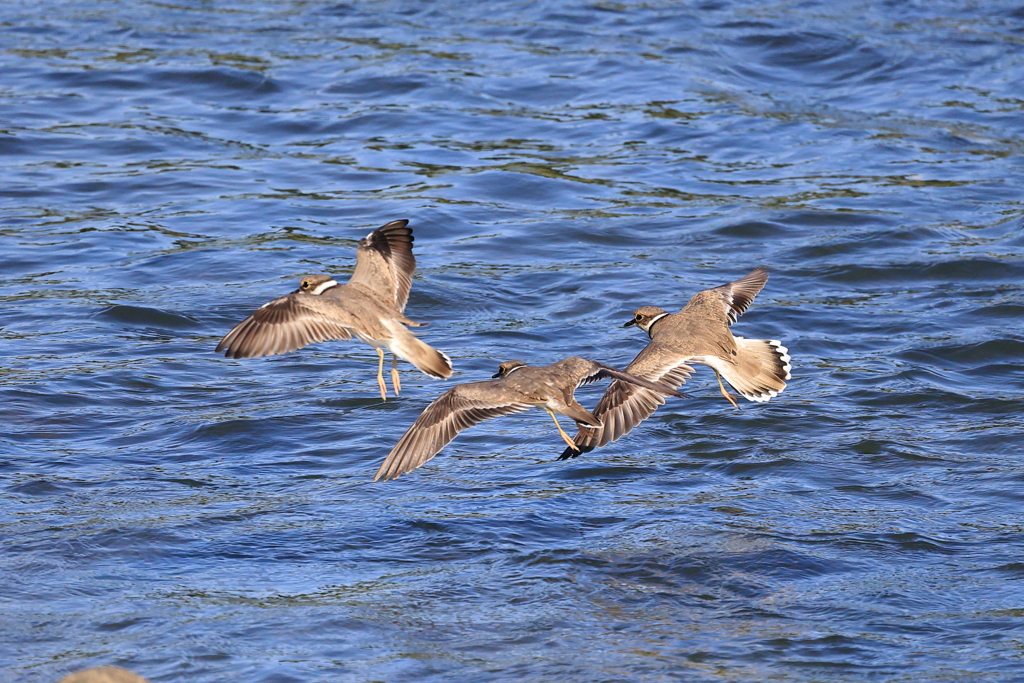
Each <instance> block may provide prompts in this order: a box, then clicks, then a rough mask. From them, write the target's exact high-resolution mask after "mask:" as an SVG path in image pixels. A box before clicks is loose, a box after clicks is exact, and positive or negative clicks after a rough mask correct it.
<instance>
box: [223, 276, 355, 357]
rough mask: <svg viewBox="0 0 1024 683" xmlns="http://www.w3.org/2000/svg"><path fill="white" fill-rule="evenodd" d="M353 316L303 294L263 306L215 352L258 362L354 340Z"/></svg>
mask: <svg viewBox="0 0 1024 683" xmlns="http://www.w3.org/2000/svg"><path fill="white" fill-rule="evenodd" d="M352 322H354V321H352V320H351V314H349V313H348V311H346V310H345V309H344V308H342V307H341V306H340V305H339V304H338V303H336V302H335V301H334V300H332V299H328V298H326V297H322V296H315V295H313V294H306V293H304V292H292V293H291V294H288V295H287V296H282V297H281V298H279V299H274V300H273V301H271V302H269V303H266V304H263V306H261V307H260V308H259V310H257V311H256V312H255V313H253V314H252V315H250V316H249V317H248V318H246V319H245V320H243V321H242V322H240V323H238V324H237V325H235V327H234V329H232V330H231V331H230V332H228V333H227V334H226V335H225V336H224V338H223V339H221V340H220V343H219V344H217V348H216V349H215V350H216V351H218V352H219V351H224V355H225V356H226V357H228V358H258V357H260V356H272V355H274V354H278V353H285V352H287V351H294V350H295V349H301V348H302V347H303V346H307V345H309V344H313V343H315V342H322V341H327V340H328V339H351V338H352V333H351V332H350V330H349V325H348V324H347V323H352Z"/></svg>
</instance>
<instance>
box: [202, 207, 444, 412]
mask: <svg viewBox="0 0 1024 683" xmlns="http://www.w3.org/2000/svg"><path fill="white" fill-rule="evenodd" d="M408 223H409V221H405V220H401V221H391V222H390V223H388V224H387V225H384V226H382V227H380V228H377V229H376V230H374V231H373V232H371V233H370V234H369V235H367V236H366V237H364V238H363V239H361V240H360V241H359V248H358V249H357V250H356V267H355V271H354V272H353V273H352V277H350V278H349V280H348V282H347V283H345V284H343V285H339V284H338V283H337V282H336V281H335V280H334V278H332V277H331V276H330V275H307V276H305V277H304V278H302V281H301V282H300V283H299V288H298V289H297V290H295V291H294V292H292V293H291V294H288V295H286V296H283V297H281V298H279V299H274V300H273V301H271V302H269V303H265V304H263V305H262V306H260V308H259V310H257V311H256V312H255V313H253V314H252V315H250V316H249V317H248V318H246V319H245V320H243V321H242V322H240V323H238V324H237V325H235V327H234V329H232V330H231V331H230V332H228V333H227V335H226V336H225V337H224V338H223V339H222V340H221V341H220V343H219V344H217V348H216V351H224V355H225V356H227V357H228V358H258V357H260V356H271V355H274V354H278V353H285V352H287V351H294V350H296V349H301V348H302V347H304V346H308V345H309V344H314V343H316V342H322V341H327V340H331V339H351V338H352V337H356V338H358V339H360V340H362V341H364V342H366V343H367V344H369V345H370V346H372V347H373V348H374V349H376V350H377V356H378V359H379V362H378V364H377V385H378V387H380V397H381V398H382V399H384V400H387V387H386V385H385V384H384V349H387V350H389V351H391V354H392V357H393V359H392V363H391V384H392V386H393V387H394V390H395V395H396V396H397V395H398V394H399V392H400V391H401V390H402V384H401V382H400V381H399V378H398V359H399V358H402V359H405V360H407V361H409V362H410V363H412V364H413V365H415V366H416V367H417V368H418V369H419V370H420V371H421V372H423V373H425V374H427V375H430V376H431V377H436V378H438V379H447V378H448V377H451V375H452V362H451V359H450V358H448V356H446V355H445V354H443V353H441V352H440V351H438V350H437V349H435V348H433V347H431V346H429V345H427V344H425V343H424V342H422V341H420V340H419V339H417V338H416V337H415V336H414V335H413V333H412V332H410V331H409V330H407V329H406V326H410V327H420V326H422V325H426V324H427V323H418V322H414V321H412V320H410V319H409V318H407V317H405V313H404V311H405V303H406V301H408V299H409V289H410V288H411V287H412V275H413V273H414V272H416V259H415V257H413V255H412V243H413V237H412V229H411V228H409V227H408Z"/></svg>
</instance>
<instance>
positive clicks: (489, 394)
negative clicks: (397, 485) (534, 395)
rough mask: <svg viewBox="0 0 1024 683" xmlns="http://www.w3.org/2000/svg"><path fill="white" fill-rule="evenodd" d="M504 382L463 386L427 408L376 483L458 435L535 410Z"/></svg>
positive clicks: (424, 458) (403, 470) (407, 468)
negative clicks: (489, 420)
mask: <svg viewBox="0 0 1024 683" xmlns="http://www.w3.org/2000/svg"><path fill="white" fill-rule="evenodd" d="M532 407H533V405H532V404H531V403H528V402H527V400H526V397H519V396H518V395H517V392H514V391H510V390H509V388H508V387H507V385H506V384H505V382H504V380H494V381H490V382H472V383H469V384H460V385H458V386H457V387H453V388H451V389H449V390H448V391H446V392H445V393H443V394H441V396H440V397H439V398H438V399H437V400H435V401H434V402H433V403H431V404H430V405H429V406H427V408H426V410H424V411H423V412H422V413H421V414H420V416H419V417H418V418H416V421H415V422H413V424H412V426H411V427H409V429H408V431H406V433H405V434H404V435H403V436H402V438H401V439H399V440H398V443H397V444H395V447H394V448H392V449H391V452H390V453H388V457H387V458H385V459H384V462H383V463H382V464H381V466H380V469H378V470H377V474H376V475H374V477H373V480H374V481H377V480H379V479H384V480H385V481H387V480H388V479H394V478H396V477H399V476H401V475H403V474H405V473H406V472H409V471H411V470H414V469H416V468H417V467H419V466H420V465H422V464H423V463H425V462H427V461H428V460H430V459H431V458H433V457H434V456H435V455H437V454H438V453H439V452H440V451H441V449H442V448H444V447H445V446H447V445H448V443H449V442H451V440H452V439H454V438H455V437H456V436H457V435H458V433H459V432H461V431H462V430H463V429H466V428H468V427H472V426H473V425H475V424H477V423H479V422H483V421H484V420H487V419H490V418H492V417H499V416H501V415H511V414H512V413H518V412H521V411H523V410H527V409H529V408H532Z"/></svg>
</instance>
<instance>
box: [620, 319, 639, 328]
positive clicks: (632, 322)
mask: <svg viewBox="0 0 1024 683" xmlns="http://www.w3.org/2000/svg"><path fill="white" fill-rule="evenodd" d="M633 325H636V320H633V319H632V318H630V320H629V322H627V323H626V324H625V325H623V327H633Z"/></svg>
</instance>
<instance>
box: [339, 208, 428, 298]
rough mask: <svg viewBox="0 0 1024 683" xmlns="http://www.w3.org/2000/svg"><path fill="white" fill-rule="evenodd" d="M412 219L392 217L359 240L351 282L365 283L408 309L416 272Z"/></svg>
mask: <svg viewBox="0 0 1024 683" xmlns="http://www.w3.org/2000/svg"><path fill="white" fill-rule="evenodd" d="M408 225H409V221H406V220H401V221H391V222H390V223H388V224H386V225H383V226H381V227H379V228H377V229H376V230H374V231H373V232H371V233H370V234H369V235H367V236H366V237H364V238H363V239H361V240H359V249H357V250H356V269H355V271H354V272H353V273H352V277H351V278H350V279H349V281H348V283H349V284H350V285H360V286H362V287H365V288H367V289H369V290H371V291H373V292H375V293H376V294H378V295H379V296H381V297H383V298H384V299H386V300H387V301H390V302H392V303H393V304H394V306H395V308H397V309H398V311H399V312H402V311H404V310H405V302H406V301H408V300H409V289H411V288H412V275H413V273H415V272H416V257H415V256H413V254H412V243H413V236H412V228H410V227H408Z"/></svg>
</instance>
